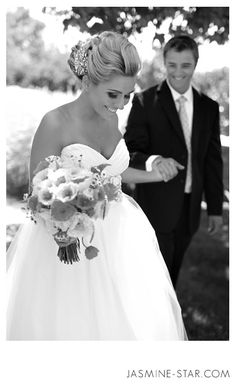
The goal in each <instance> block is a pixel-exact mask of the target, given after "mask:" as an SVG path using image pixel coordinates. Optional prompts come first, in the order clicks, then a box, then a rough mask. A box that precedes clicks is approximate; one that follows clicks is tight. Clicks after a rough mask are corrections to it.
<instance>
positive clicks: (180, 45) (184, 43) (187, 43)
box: [163, 35, 199, 64]
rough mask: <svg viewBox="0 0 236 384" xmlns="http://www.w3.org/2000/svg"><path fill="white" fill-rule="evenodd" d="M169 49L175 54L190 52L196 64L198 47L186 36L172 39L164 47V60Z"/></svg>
mask: <svg viewBox="0 0 236 384" xmlns="http://www.w3.org/2000/svg"><path fill="white" fill-rule="evenodd" d="M170 49H174V50H175V51H177V52H182V51H185V50H190V51H192V52H193V56H194V60H195V63H196V64H197V62H198V58H199V52H198V45H197V43H196V41H195V40H194V39H193V38H192V37H190V36H188V35H179V36H175V37H172V39H170V40H169V41H168V42H167V43H166V45H165V46H164V51H163V56H164V59H165V58H166V54H167V52H168V51H169V50H170Z"/></svg>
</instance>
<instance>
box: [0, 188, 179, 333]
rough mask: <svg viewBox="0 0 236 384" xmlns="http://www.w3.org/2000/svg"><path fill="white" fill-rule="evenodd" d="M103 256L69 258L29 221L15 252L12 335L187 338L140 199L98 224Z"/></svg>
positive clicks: (11, 257)
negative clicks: (66, 261) (70, 261)
mask: <svg viewBox="0 0 236 384" xmlns="http://www.w3.org/2000/svg"><path fill="white" fill-rule="evenodd" d="M93 245H95V246H96V247H97V248H98V249H99V254H98V256H97V257H96V258H94V259H92V260H87V259H86V258H85V256H84V255H83V253H81V256H80V261H79V262H76V263H74V264H72V265H67V264H64V263H62V262H61V261H60V260H59V258H58V256H57V250H58V246H57V244H56V243H55V241H54V239H53V238H52V237H51V235H49V234H48V232H47V231H46V229H45V227H44V225H42V224H35V223H34V222H32V221H30V220H29V219H27V222H26V223H25V224H23V225H22V226H21V228H20V229H19V231H18V233H17V235H16V237H15V239H14V241H13V242H12V244H11V246H10V248H9V251H8V255H7V257H8V259H7V261H8V264H9V269H8V277H7V280H8V293H9V299H8V310H7V339H8V340H186V333H185V329H184V325H183V321H182V316H181V309H180V306H179V303H178V301H177V298H176V294H175V291H174V289H173V287H172V283H171V281H170V278H169V274H168V271H167V268H166V265H165V263H164V261H163V258H162V255H161V253H160V250H159V247H158V243H157V240H156V237H155V233H154V230H153V228H152V227H151V225H150V223H149V221H148V220H147V218H146V216H145V215H144V213H143V211H142V210H141V209H140V208H139V207H138V206H137V204H136V203H135V202H134V200H133V199H131V198H130V197H129V196H126V195H124V197H123V200H122V202H120V203H116V202H114V203H112V206H111V208H110V211H109V214H108V216H107V217H106V219H105V220H98V221H97V222H96V231H95V237H94V241H93Z"/></svg>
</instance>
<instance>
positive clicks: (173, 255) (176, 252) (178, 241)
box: [156, 193, 192, 287]
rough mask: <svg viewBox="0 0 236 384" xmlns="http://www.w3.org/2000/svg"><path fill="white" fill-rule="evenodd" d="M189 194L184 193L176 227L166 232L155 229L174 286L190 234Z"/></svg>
mask: <svg viewBox="0 0 236 384" xmlns="http://www.w3.org/2000/svg"><path fill="white" fill-rule="evenodd" d="M190 199H191V194H189V193H188V194H187V193H185V194H184V203H183V208H182V211H181V215H180V218H179V220H178V223H177V225H176V227H175V228H174V229H173V230H172V231H171V232H167V233H161V232H158V231H156V236H157V239H158V243H159V247H160V250H161V253H162V256H163V258H164V260H165V262H166V265H167V268H168V270H169V273H170V277H171V280H172V283H173V286H174V287H175V286H176V283H177V279H178V275H179V271H180V268H181V265H182V261H183V257H184V253H185V251H186V250H187V248H188V246H189V244H190V241H191V238H192V234H190V229H189V209H190Z"/></svg>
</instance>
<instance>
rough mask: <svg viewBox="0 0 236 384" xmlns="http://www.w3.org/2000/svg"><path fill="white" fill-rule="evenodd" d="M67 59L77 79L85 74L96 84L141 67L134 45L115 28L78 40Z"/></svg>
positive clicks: (133, 74) (126, 74)
mask: <svg viewBox="0 0 236 384" xmlns="http://www.w3.org/2000/svg"><path fill="white" fill-rule="evenodd" d="M68 63H69V66H70V68H71V70H72V71H73V73H74V74H75V75H76V76H77V77H78V78H79V79H80V80H82V78H83V76H84V75H87V76H88V78H89V80H90V81H91V82H92V83H93V84H95V85H97V84H99V83H100V82H104V81H108V80H110V78H111V77H112V76H115V75H116V76H117V75H122V76H129V77H133V76H135V75H136V74H137V73H138V72H139V70H140V68H141V62H140V58H139V55H138V52H137V50H136V48H135V46H134V45H133V44H132V43H130V42H129V41H128V39H127V38H125V37H124V36H122V35H120V34H119V33H116V32H102V33H101V34H100V35H98V36H96V37H92V38H91V39H90V40H89V41H87V42H85V43H82V42H81V41H80V42H78V44H77V45H76V46H75V47H73V48H72V51H71V55H70V58H69V60H68Z"/></svg>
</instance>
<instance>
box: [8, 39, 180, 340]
mask: <svg viewBox="0 0 236 384" xmlns="http://www.w3.org/2000/svg"><path fill="white" fill-rule="evenodd" d="M69 65H70V68H71V69H72V71H73V72H74V73H75V75H76V76H77V77H78V78H79V80H80V81H81V82H82V88H83V91H82V93H81V95H80V96H79V97H78V99H76V100H75V101H73V102H71V103H69V104H66V105H63V106H60V107H59V108H56V109H55V110H53V111H50V112H48V113H47V114H46V115H45V116H44V117H43V119H42V121H41V123H40V125H39V127H38V130H37V132H36V134H35V137H34V140H33V144H32V151H31V158H30V185H31V186H32V179H33V176H34V170H35V169H36V167H37V165H38V164H39V162H40V161H42V160H44V159H45V158H47V157H48V156H51V155H56V156H60V158H61V159H62V160H63V161H69V162H70V161H71V162H72V163H73V164H75V163H76V162H78V161H80V162H82V163H83V165H84V166H86V167H92V166H97V165H98V164H101V163H103V164H107V167H106V172H107V174H108V175H109V176H117V175H121V176H122V180H123V181H124V182H133V183H144V182H145V183H146V182H147V183H149V182H160V181H162V178H161V175H160V174H158V172H157V171H151V172H146V171H142V170H137V169H131V168H129V167H128V164H129V153H128V150H127V148H126V145H125V142H124V140H123V138H122V136H121V133H120V132H119V130H118V119H117V114H116V112H117V110H118V109H123V108H124V106H125V105H126V104H127V103H128V101H129V98H130V95H131V94H132V92H133V91H134V86H135V81H136V75H137V73H138V71H139V70H140V59H139V57H138V54H137V51H136V49H135V47H134V46H133V45H132V44H131V43H130V42H129V41H128V40H127V39H126V38H125V37H123V36H122V35H119V34H117V33H114V32H103V33H101V34H100V35H99V36H97V37H93V38H91V40H90V41H88V42H86V43H81V42H79V43H78V44H77V45H76V46H75V47H73V49H72V52H71V55H70V59H69ZM55 70H56V68H55ZM121 196H122V199H120V201H117V202H112V203H111V204H110V208H109V212H108V214H107V216H106V217H105V219H104V220H95V224H94V225H95V234H94V239H93V244H94V245H95V246H96V247H97V249H99V254H98V255H97V257H95V258H93V259H92V260H87V258H86V257H85V255H84V253H83V252H84V251H83V249H82V250H81V256H80V261H79V262H75V263H73V264H70V265H67V264H64V263H62V262H61V261H60V260H59V258H58V257H57V252H58V244H57V243H56V242H55V241H54V239H53V236H52V235H51V234H50V233H49V232H48V231H47V226H46V225H45V223H44V222H37V223H34V222H33V221H32V220H28V222H26V223H25V224H23V225H22V227H21V228H20V230H19V231H18V233H17V235H16V237H15V239H14V241H13V242H12V244H11V246H10V248H9V251H8V262H9V268H8V292H9V299H8V310H7V339H8V340H186V339H187V337H186V333H185V329H184V325H183V320H182V315H181V309H180V306H179V303H178V301H177V298H176V294H175V291H174V289H173V286H172V283H171V281H170V277H169V274H168V271H167V268H166V265H165V263H164V261H163V258H162V255H161V253H160V250H159V247H158V243H157V240H156V237H155V233H154V230H153V228H152V227H151V225H150V223H149V221H148V219H147V218H146V216H145V214H144V213H143V211H142V210H141V208H140V207H139V206H138V205H137V203H135V201H134V200H133V199H131V198H130V197H129V196H127V195H125V194H124V193H121Z"/></svg>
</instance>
